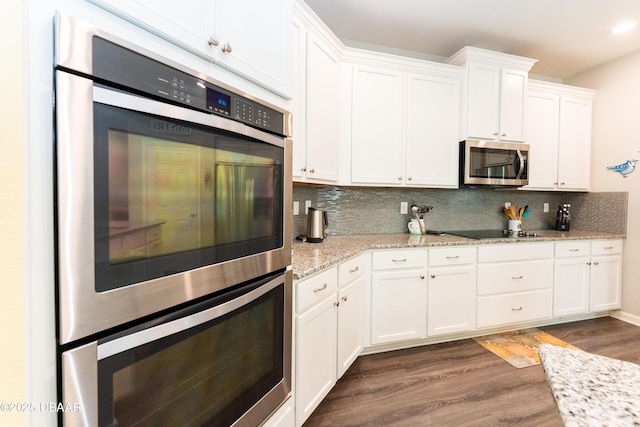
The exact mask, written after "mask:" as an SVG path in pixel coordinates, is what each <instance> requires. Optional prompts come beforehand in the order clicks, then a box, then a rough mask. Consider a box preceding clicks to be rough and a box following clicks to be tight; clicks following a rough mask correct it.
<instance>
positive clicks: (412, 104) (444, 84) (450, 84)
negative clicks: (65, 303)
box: [405, 73, 460, 188]
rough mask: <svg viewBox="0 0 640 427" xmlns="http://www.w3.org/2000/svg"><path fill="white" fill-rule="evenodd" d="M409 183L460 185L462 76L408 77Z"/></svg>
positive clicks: (407, 156) (450, 186)
mask: <svg viewBox="0 0 640 427" xmlns="http://www.w3.org/2000/svg"><path fill="white" fill-rule="evenodd" d="M407 89H408V90H407V109H406V111H407V127H406V129H407V130H406V132H407V141H406V146H407V149H406V158H405V162H406V179H405V182H406V184H407V185H411V186H413V185H416V186H428V187H437V188H458V124H459V118H460V108H459V107H460V79H454V78H445V77H439V76H432V75H427V74H413V73H412V74H409V75H408V78H407Z"/></svg>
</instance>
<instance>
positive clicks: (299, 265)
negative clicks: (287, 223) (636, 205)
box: [292, 230, 626, 280]
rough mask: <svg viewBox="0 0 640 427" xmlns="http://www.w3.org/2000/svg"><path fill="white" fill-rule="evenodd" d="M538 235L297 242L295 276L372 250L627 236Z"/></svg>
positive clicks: (376, 236)
mask: <svg viewBox="0 0 640 427" xmlns="http://www.w3.org/2000/svg"><path fill="white" fill-rule="evenodd" d="M533 231H535V232H536V233H537V234H539V236H538V237H504V238H498V239H482V240H478V239H470V238H467V237H460V236H454V235H450V234H445V235H443V236H440V235H432V234H428V235H412V234H408V233H397V234H359V235H345V236H328V237H327V238H326V239H325V240H324V241H323V242H322V243H305V242H300V241H294V243H293V257H292V264H293V278H294V279H295V280H298V279H303V278H305V277H307V276H310V275H312V274H315V273H317V272H320V271H322V270H324V269H326V268H329V267H331V266H333V265H336V264H338V263H340V262H342V261H345V260H348V259H349V258H352V257H354V256H356V255H359V254H361V253H363V252H364V251H367V250H371V249H394V248H419V247H425V248H430V247H442V246H464V245H491V244H517V243H523V242H524V243H527V242H530V243H533V242H556V241H567V240H597V239H624V238H625V237H626V236H625V235H622V234H613V233H607V232H601V231H583V230H572V231H568V232H567V231H555V230H533Z"/></svg>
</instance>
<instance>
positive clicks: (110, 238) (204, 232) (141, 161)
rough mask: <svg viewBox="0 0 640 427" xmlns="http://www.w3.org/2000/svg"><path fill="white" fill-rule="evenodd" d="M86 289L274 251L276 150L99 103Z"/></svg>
mask: <svg viewBox="0 0 640 427" xmlns="http://www.w3.org/2000/svg"><path fill="white" fill-rule="evenodd" d="M94 117H95V147H94V150H95V154H94V159H95V166H94V170H95V177H94V179H95V185H94V188H95V195H94V198H95V200H94V206H95V219H96V221H95V224H96V225H95V227H96V230H95V241H96V245H95V248H96V273H97V274H96V288H97V289H96V290H98V291H104V290H109V289H113V288H116V287H120V286H125V285H128V284H132V283H137V282H142V281H146V280H150V279H154V278H158V277H163V276H167V275H170V274H173V273H178V272H182V271H187V270H191V269H193V268H198V267H202V266H205V265H210V264H214V263H219V262H222V261H227V260H230V259H234V258H240V257H242V256H247V255H251V254H255V253H259V252H264V251H268V250H271V249H275V248H278V247H281V246H282V243H283V242H282V227H283V200H282V198H283V192H284V189H283V185H284V184H283V176H282V174H283V157H284V149H283V148H282V147H278V146H274V145H271V144H267V143H264V142H261V141H258V140H254V139H251V138H248V137H243V136H238V135H235V134H231V133H228V132H225V131H222V130H215V129H211V128H206V127H202V126H198V125H192V124H189V123H185V122H179V121H173V120H167V119H164V118H158V117H154V116H149V115H145V114H141V113H137V112H132V111H129V110H124V109H120V108H116V107H111V106H105V105H102V104H95V105H94Z"/></svg>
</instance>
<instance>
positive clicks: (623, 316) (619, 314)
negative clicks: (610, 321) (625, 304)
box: [610, 310, 640, 326]
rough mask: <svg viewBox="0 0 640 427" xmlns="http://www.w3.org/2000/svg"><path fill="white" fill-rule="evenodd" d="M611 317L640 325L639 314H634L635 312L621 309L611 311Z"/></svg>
mask: <svg viewBox="0 0 640 427" xmlns="http://www.w3.org/2000/svg"><path fill="white" fill-rule="evenodd" d="M610 316H611V317H613V318H615V319H618V320H622V321H625V322H627V323H631V324H632V325H636V326H640V316H636V315H635V314H631V313H627V312H625V311H622V310H617V311H612V312H611V314H610Z"/></svg>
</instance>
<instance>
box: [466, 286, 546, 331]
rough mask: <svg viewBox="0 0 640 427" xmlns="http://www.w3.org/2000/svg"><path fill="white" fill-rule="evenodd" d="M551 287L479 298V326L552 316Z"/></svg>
mask: <svg viewBox="0 0 640 427" xmlns="http://www.w3.org/2000/svg"><path fill="white" fill-rule="evenodd" d="M552 298H553V294H552V292H551V289H547V290H543V291H531V292H520V293H515V294H509V295H493V296H486V297H479V298H478V307H477V309H478V312H477V313H478V318H477V327H478V328H486V327H489V326H497V325H504V324H508V323H519V322H528V321H531V320H536V319H545V318H548V317H551V307H552Z"/></svg>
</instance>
